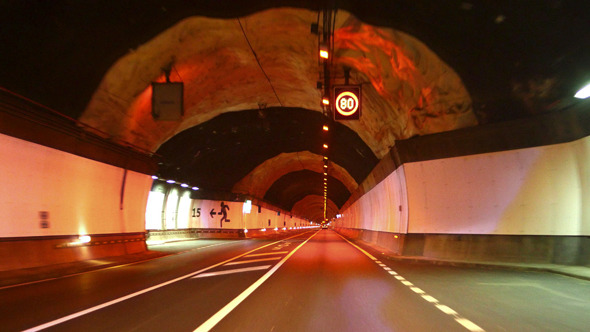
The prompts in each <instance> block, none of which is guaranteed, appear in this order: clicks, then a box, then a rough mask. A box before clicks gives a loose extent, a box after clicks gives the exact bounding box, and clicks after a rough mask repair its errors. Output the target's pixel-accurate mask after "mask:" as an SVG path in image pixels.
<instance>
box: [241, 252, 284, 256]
mask: <svg viewBox="0 0 590 332" xmlns="http://www.w3.org/2000/svg"><path fill="white" fill-rule="evenodd" d="M286 253H288V251H277V252H264V253H262V254H252V255H246V256H244V257H257V256H268V255H280V254H286Z"/></svg>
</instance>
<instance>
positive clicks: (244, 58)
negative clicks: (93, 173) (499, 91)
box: [80, 8, 477, 210]
mask: <svg viewBox="0 0 590 332" xmlns="http://www.w3.org/2000/svg"><path fill="white" fill-rule="evenodd" d="M316 20H317V12H313V11H310V10H306V9H294V8H280V9H270V10H266V11H263V12H258V13H255V14H253V15H250V16H247V17H242V18H239V19H212V18H206V17H190V18H187V19H185V20H183V21H181V22H179V23H178V24H176V25H174V26H173V27H171V28H170V29H167V30H166V31H163V32H162V33H161V34H159V35H158V36H156V37H155V38H153V39H152V40H150V41H148V42H147V43H145V44H143V45H141V46H140V47H138V48H137V49H135V50H132V51H130V52H129V53H128V54H127V55H125V56H124V57H122V58H121V59H119V60H118V61H117V62H116V63H115V64H114V65H113V66H112V67H111V68H110V69H109V71H108V72H107V73H106V75H105V76H104V78H103V80H102V82H101V84H100V85H99V87H98V89H97V90H96V91H95V93H94V95H93V97H92V99H91V101H90V103H89V105H88V107H87V108H86V110H85V111H84V113H83V114H82V116H81V117H80V120H81V121H83V122H85V123H87V124H89V125H91V126H93V127H96V128H98V129H100V130H102V131H105V132H107V133H109V134H110V135H112V136H113V137H117V138H119V139H122V140H125V141H128V142H131V143H132V144H135V145H138V146H140V147H142V148H145V149H148V150H151V151H158V153H161V154H163V155H164V157H165V158H166V160H167V161H173V162H172V164H171V165H172V167H176V168H177V169H176V170H174V171H171V170H170V168H171V167H168V169H166V172H171V173H174V174H171V175H169V176H176V177H182V178H183V179H186V180H183V181H189V182H191V183H195V184H196V185H198V186H199V187H201V188H215V189H217V190H225V191H229V190H231V191H233V192H240V193H244V194H247V195H250V196H253V197H256V198H260V199H263V198H264V199H266V200H268V201H269V202H271V203H274V204H277V205H279V206H281V207H283V208H286V209H288V210H290V209H291V208H292V207H293V205H294V204H295V203H297V201H292V200H293V199H292V198H290V199H288V200H287V201H285V199H281V198H276V197H275V196H277V195H279V196H280V195H282V193H284V192H285V191H288V190H289V189H288V188H290V187H293V186H295V185H297V184H302V183H304V184H305V185H311V186H313V187H316V188H317V189H321V184H322V180H321V177H319V176H318V180H317V181H315V183H314V184H312V183H313V182H314V181H312V179H308V180H307V181H301V179H300V176H303V175H302V174H305V173H306V172H303V171H302V170H307V172H308V173H310V174H307V175H308V176H307V177H306V179H307V178H309V177H312V176H311V175H312V174H313V173H314V172H315V173H317V174H320V173H321V172H322V170H323V168H322V166H323V163H322V159H321V150H320V147H321V144H322V141H321V137H318V134H321V126H322V117H321V112H322V108H321V105H320V100H321V91H320V90H318V89H317V86H316V84H317V83H316V82H317V81H318V80H319V72H320V70H321V67H320V66H319V64H318V58H317V56H316V54H317V49H318V46H317V45H318V36H317V35H315V34H313V33H311V32H310V26H311V24H312V23H314V22H316ZM334 40H335V41H334V44H335V46H334V49H335V59H334V68H335V72H338V71H341V69H340V68H342V67H343V66H347V67H350V68H351V69H352V75H351V82H350V83H351V84H361V85H362V86H363V95H364V98H363V116H362V119H361V120H360V121H348V122H343V123H342V124H339V125H338V126H334V128H333V132H334V137H335V136H336V135H340V136H347V137H346V138H344V139H343V140H336V139H334V140H333V142H332V144H331V146H332V148H333V149H334V151H333V152H331V153H332V155H333V158H331V159H332V167H331V169H333V170H334V172H330V174H331V177H332V178H333V180H334V185H331V186H330V187H331V188H330V189H331V190H330V198H331V200H333V201H335V200H337V201H338V202H337V205H338V206H342V204H343V203H344V202H345V201H346V199H347V198H348V196H349V195H350V192H351V191H353V190H354V189H355V188H356V186H358V183H359V182H361V181H362V180H363V179H364V177H366V175H367V174H368V172H370V171H371V169H372V167H374V165H375V164H376V162H377V161H378V159H380V158H381V157H383V156H384V154H385V153H387V152H388V151H389V149H390V148H391V147H392V146H393V145H394V144H395V140H396V139H403V138H408V137H411V136H413V135H421V134H428V133H433V132H439V131H444V130H451V129H455V128H460V127H464V126H472V125H475V124H476V123H477V121H476V119H475V116H474V115H473V112H472V110H471V99H470V97H469V94H468V93H467V91H466V89H465V87H464V86H463V84H462V82H461V80H460V78H459V77H458V76H457V74H456V73H455V72H454V71H453V70H452V69H451V68H449V67H448V66H447V65H446V64H445V63H444V62H442V61H441V60H440V59H439V58H438V57H437V56H436V55H435V54H434V53H433V52H432V51H430V50H429V49H428V48H427V47H426V46H425V45H424V44H423V43H421V42H420V41H418V40H417V39H415V38H413V37H411V36H409V35H407V34H404V33H402V32H399V31H395V30H393V29H387V28H377V27H373V26H371V25H368V24H365V23H362V22H360V21H359V20H358V19H356V18H355V17H354V16H352V15H350V14H348V13H346V12H344V11H339V12H338V15H337V21H336V26H335V32H334ZM250 46H251V47H252V48H250ZM258 62H259V63H260V65H259V64H258ZM170 63H173V67H172V68H173V70H172V72H171V75H170V79H171V80H172V81H181V82H183V83H184V86H185V91H184V94H185V100H184V105H185V106H184V107H185V114H184V117H183V119H182V121H156V120H154V119H153V117H152V116H151V86H150V83H151V82H153V81H160V82H161V81H164V76H163V72H162V68H164V67H166V66H167V65H168V64H170ZM261 68H262V69H261ZM263 70H264V72H263ZM265 74H266V76H268V79H266V76H265ZM341 80H342V82H341V84H342V83H344V82H343V79H341ZM275 92H276V94H275ZM261 105H264V106H261ZM261 108H262V109H261ZM234 113H235V114H234ZM222 114H223V115H226V116H225V117H223V118H220V116H221V115H222ZM261 114H263V115H261ZM220 119H223V121H221V120H220ZM210 121H213V122H215V123H216V125H214V126H212V127H211V126H208V125H207V123H208V122H210ZM213 122H211V123H213ZM290 122H291V123H290ZM293 123H295V125H293ZM264 126H267V127H266V128H265V127H264ZM209 127H211V128H209ZM287 128H288V129H287ZM310 138H313V139H310ZM350 140H353V141H355V142H354V144H353V145H349V144H347V142H348V141H350ZM203 143H205V144H203ZM228 145H230V146H228ZM197 148H198V149H197ZM236 148H237V149H236ZM352 148H355V149H356V151H359V150H363V149H364V150H366V151H362V152H358V153H355V152H353V153H349V155H350V156H346V155H345V154H346V153H345V151H346V150H347V149H352ZM212 154H221V155H223V154H225V157H226V158H221V157H219V158H218V157H214V156H211V155H212ZM228 157H229V158H228ZM237 160H239V164H237V163H236V161H237ZM359 165H362V169H361V170H358V171H357V170H355V168H358V166H359ZM207 166H208V167H207ZM353 170H354V171H356V174H350V173H351V172H352V171H353ZM193 173H194V174H193ZM297 174H299V175H300V176H295V175H297ZM216 177H219V178H220V179H219V180H218V179H216ZM312 178H313V177H312ZM275 183H276V185H275V186H278V188H277V189H276V193H275V194H272V192H271V193H268V190H269V189H270V188H271V187H272V185H273V184H275ZM336 184H339V186H337V185H336ZM305 185H303V186H301V188H299V189H297V190H296V191H297V193H294V195H295V197H298V198H299V199H303V198H304V197H306V196H308V195H307V194H312V193H314V190H312V189H311V188H306V187H305ZM267 193H268V194H267ZM303 193H307V194H306V195H304V194H303ZM321 193H322V192H321V191H317V192H315V194H316V195H321Z"/></svg>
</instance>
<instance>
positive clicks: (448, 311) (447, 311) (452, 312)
mask: <svg viewBox="0 0 590 332" xmlns="http://www.w3.org/2000/svg"><path fill="white" fill-rule="evenodd" d="M436 307H437V308H438V310H440V311H442V312H444V313H445V314H447V315H453V316H456V315H458V313H457V312H456V311H455V310H453V309H451V308H449V307H447V306H446V305H444V304H440V303H438V304H436Z"/></svg>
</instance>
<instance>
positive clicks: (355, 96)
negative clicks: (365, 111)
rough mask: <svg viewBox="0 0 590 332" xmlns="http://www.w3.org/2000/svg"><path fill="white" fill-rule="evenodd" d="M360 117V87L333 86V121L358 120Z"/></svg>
mask: <svg viewBox="0 0 590 332" xmlns="http://www.w3.org/2000/svg"><path fill="white" fill-rule="evenodd" d="M360 117H361V86H360V85H336V86H334V120H358V119H360Z"/></svg>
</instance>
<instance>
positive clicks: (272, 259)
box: [225, 257, 281, 266]
mask: <svg viewBox="0 0 590 332" xmlns="http://www.w3.org/2000/svg"><path fill="white" fill-rule="evenodd" d="M279 259H281V257H269V258H259V259H249V260H247V261H237V262H231V263H227V264H225V265H226V266H227V265H239V264H248V263H256V262H265V261H276V260H279Z"/></svg>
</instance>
